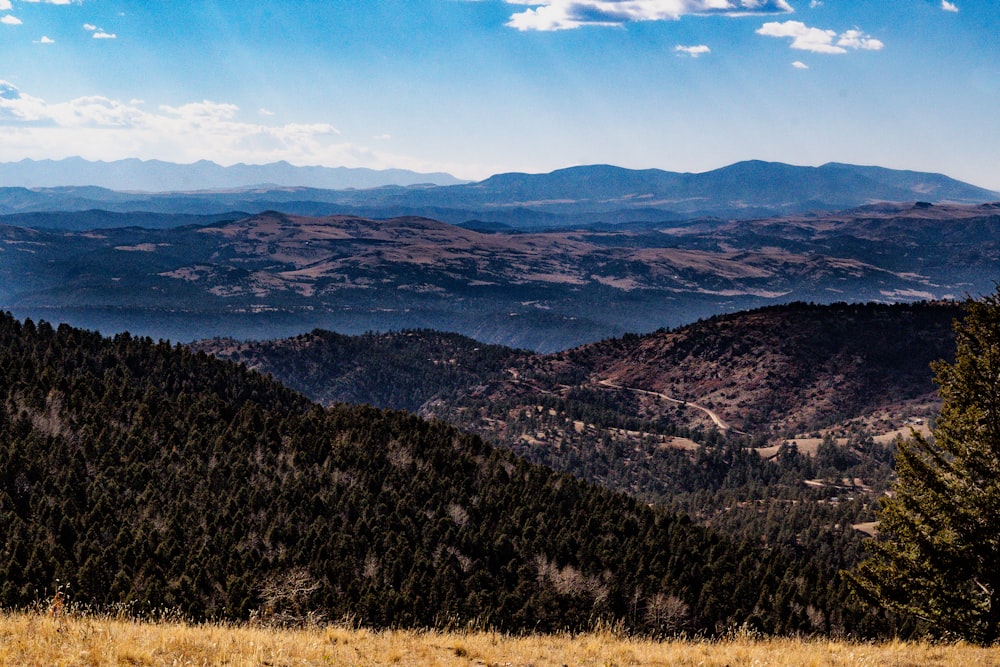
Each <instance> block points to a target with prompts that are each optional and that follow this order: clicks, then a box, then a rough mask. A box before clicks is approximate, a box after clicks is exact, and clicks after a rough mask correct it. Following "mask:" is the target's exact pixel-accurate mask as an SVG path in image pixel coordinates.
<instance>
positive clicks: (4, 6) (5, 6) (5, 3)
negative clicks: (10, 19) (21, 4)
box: [0, 0, 13, 12]
mask: <svg viewBox="0 0 1000 667" xmlns="http://www.w3.org/2000/svg"><path fill="white" fill-rule="evenodd" d="M11 9H13V8H12V7H11V6H10V0H0V12H9V11H10V10H11Z"/></svg>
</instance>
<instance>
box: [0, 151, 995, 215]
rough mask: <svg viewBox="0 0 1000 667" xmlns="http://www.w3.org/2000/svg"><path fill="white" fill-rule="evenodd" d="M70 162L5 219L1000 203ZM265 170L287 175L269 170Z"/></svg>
mask: <svg viewBox="0 0 1000 667" xmlns="http://www.w3.org/2000/svg"><path fill="white" fill-rule="evenodd" d="M66 162H67V161H62V162H60V163H48V164H45V163H43V162H38V163H30V162H21V163H14V164H6V165H0V186H8V187H0V214H12V213H29V212H42V211H80V210H88V209H104V210H110V211H116V212H129V211H145V212H151V213H171V214H198V215H205V214H218V213H225V212H228V211H234V210H236V211H246V212H248V213H260V212H262V211H265V210H280V211H282V212H284V213H290V214H296V215H305V216H314V217H321V216H327V215H338V214H348V215H355V216H361V217H368V218H391V217H401V216H421V217H427V218H433V219H435V220H441V221H442V222H447V223H450V224H463V223H467V222H469V221H478V223H479V224H480V225H482V224H487V225H493V226H496V225H506V226H509V227H511V228H514V229H538V228H559V227H571V226H580V225H589V224H594V223H612V224H621V223H626V222H643V221H645V222H662V221H667V220H689V219H694V218H699V217H719V218H724V219H744V220H745V219H752V218H761V217H771V216H775V215H793V214H804V213H810V212H817V211H825V212H829V211H838V210H843V209H849V208H856V207H859V206H865V205H870V204H873V203H878V202H915V201H926V202H930V203H960V204H982V203H986V202H990V201H996V200H1000V193H998V192H993V191H990V190H986V189H983V188H979V187H976V186H973V185H969V184H967V183H962V182H960V181H957V180H955V179H952V178H949V177H947V176H944V175H941V174H931V173H922V172H914V171H900V170H893V169H885V168H882V167H862V166H854V165H847V164H837V163H830V164H825V165H823V166H820V167H799V166H793V165H788V164H782V163H777V162H763V161H759V160H755V161H747V162H738V163H736V164H733V165H729V166H727V167H723V168H721V169H715V170H712V171H707V172H704V173H698V174H694V173H675V172H668V171H662V170H659V169H645V170H634V169H625V168H622V167H615V166H610V165H590V166H578V167H570V168H567V169H559V170H556V171H553V172H551V173H548V174H522V173H506V174H497V175H495V176H491V177H490V178H487V179H485V180H483V181H480V182H477V183H459V182H457V179H454V178H451V177H449V178H451V181H450V183H451V184H447V183H442V182H441V181H443V180H445V179H444V178H443V177H442V178H441V179H439V181H437V182H436V183H437V184H435V182H434V181H433V179H432V178H431V177H432V176H434V177H435V178H436V177H437V176H438V175H426V174H420V175H414V174H413V173H412V172H405V173H401V174H398V175H397V174H396V173H395V172H370V173H368V174H365V173H364V172H363V170H361V171H359V170H345V171H343V172H336V170H327V171H323V172H319V171H315V172H314V171H309V170H310V169H316V170H319V169H321V168H294V167H291V166H290V165H287V164H284V165H283V164H282V163H277V164H276V165H265V166H263V167H253V166H250V165H235V166H233V167H230V168H228V169H229V171H228V172H226V174H227V176H226V178H225V179H221V177H217V176H216V175H215V174H216V172H217V171H218V170H220V169H222V168H221V167H218V165H213V164H212V163H195V164H194V165H170V164H168V163H156V162H140V161H138V160H136V161H123V162H120V163H107V165H106V167H107V169H108V170H109V171H108V174H109V175H108V177H107V178H106V179H105V180H103V181H102V183H104V184H108V183H113V184H114V185H113V186H110V187H112V189H108V187H105V188H104V189H101V188H98V187H93V186H94V185H95V183H91V184H90V186H81V185H72V186H71V185H70V184H69V183H68V181H66V179H65V178H64V179H63V180H62V183H63V185H62V186H60V187H48V186H45V187H42V186H41V185H40V184H41V183H52V182H60V181H59V179H58V178H55V176H52V175H51V174H50V175H48V176H45V177H44V178H43V176H42V175H38V176H32V174H34V173H36V172H37V173H38V174H43V172H44V171H45V168H51V169H54V168H55V167H56V166H58V165H61V164H63V163H66ZM91 164H100V163H91ZM265 167H268V168H273V169H276V170H277V171H275V172H268V173H265V172H264V171H260V170H263V169H264V168H265ZM142 170H147V171H151V172H156V173H158V174H160V175H159V176H157V177H156V179H157V180H155V183H158V184H160V185H158V186H157V187H152V186H151V185H150V182H149V180H145V181H142V183H145V187H146V188H147V189H155V190H159V192H132V193H129V192H123V191H122V190H128V189H140V187H139V181H138V180H137V179H138V176H137V175H136V174H137V173H138V171H142ZM255 170H258V171H255ZM113 172H114V173H118V176H114V175H113ZM133 172H135V173H133ZM334 172H336V173H341V174H342V173H348V172H349V174H350V175H351V178H353V179H354V180H352V181H351V182H350V184H345V181H343V180H341V181H339V182H340V183H341V185H337V186H331V185H329V184H326V185H322V184H321V183H320V182H321V181H322V179H321V178H320V177H319V175H318V174H332V173H334ZM375 175H377V177H378V178H377V179H376V177H375ZM116 178H117V180H115V179H116ZM323 178H327V176H325V175H324V176H323ZM345 178H346V177H345ZM379 179H380V180H379ZM29 182H33V183H34V185H33V189H29V188H27V187H24V185H23V184H25V183H29ZM322 182H323V183H329V181H322ZM389 182H392V184H391V185H390V184H389ZM268 183H279V184H281V183H283V185H268ZM19 184H20V186H19V187H12V186H18V185H19ZM170 184H172V186H171V187H172V188H173V189H174V190H183V192H181V191H175V192H169V193H168V192H164V190H169V189H171V187H168V185H170ZM98 185H100V184H99V183H98ZM347 188H353V189H347Z"/></svg>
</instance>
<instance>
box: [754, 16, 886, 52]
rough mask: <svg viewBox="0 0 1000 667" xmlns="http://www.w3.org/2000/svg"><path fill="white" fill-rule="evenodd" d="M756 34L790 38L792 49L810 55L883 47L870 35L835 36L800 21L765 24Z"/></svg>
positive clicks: (859, 33)
mask: <svg viewBox="0 0 1000 667" xmlns="http://www.w3.org/2000/svg"><path fill="white" fill-rule="evenodd" d="M757 34H758V35H764V36H766V37H788V38H791V40H792V44H791V47H792V48H793V49H798V50H800V51H811V52H812V53H847V50H848V49H852V50H858V49H863V50H867V51H878V50H879V49H881V48H883V47H884V46H885V45H884V44H883V43H882V42H880V41H879V40H877V39H875V38H874V37H872V36H871V35H867V34H865V33H863V32H861V31H860V30H857V29H854V30H848V31H846V32H843V33H840V34H837V31H836V30H823V29H821V28H810V27H809V26H807V25H806V24H805V23H802V22H801V21H784V22H782V23H779V22H771V23H765V24H764V25H763V26H761V27H760V28H759V29H758V30H757Z"/></svg>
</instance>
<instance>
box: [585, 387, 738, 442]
mask: <svg viewBox="0 0 1000 667" xmlns="http://www.w3.org/2000/svg"><path fill="white" fill-rule="evenodd" d="M597 384H599V385H602V386H605V387H610V388H611V389H625V390H626V391H634V392H635V393H637V394H647V395H649V396H656V397H658V398H662V399H663V400H665V401H668V402H670V403H676V404H678V405H684V406H687V407H689V408H694V409H695V410H701V411H702V412H704V413H705V414H706V415H708V417H709V419H711V420H712V422H713V423H714V424H715V425H716V426H717V427H718V428H719V430H720V431H729V430H732V431H733V432H734V433H742V431H737V430H736V429H733V427H732V426H730V425H729V424H728V423H726V421H725V420H724V419H722V417H720V416H719V415H718V414H716V413H715V411H713V410H711V409H710V408H706V407H705V406H704V405H698V404H697V403H692V402H691V401H684V400H681V399H679V398H674V397H673V396H667V395H666V394H661V393H660V392H658V391H649V390H648V389H637V388H636V387H626V386H624V385H620V384H615V383H613V382H611V381H610V380H598V381H597Z"/></svg>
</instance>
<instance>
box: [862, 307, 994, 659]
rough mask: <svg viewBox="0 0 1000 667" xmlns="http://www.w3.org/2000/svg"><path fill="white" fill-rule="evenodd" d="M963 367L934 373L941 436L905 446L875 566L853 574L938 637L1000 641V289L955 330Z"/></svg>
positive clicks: (870, 595)
mask: <svg viewBox="0 0 1000 667" xmlns="http://www.w3.org/2000/svg"><path fill="white" fill-rule="evenodd" d="M955 332H956V334H957V340H956V343H957V350H956V358H955V363H954V364H947V363H944V362H938V363H936V364H934V365H933V368H934V371H935V381H936V382H937V383H938V385H939V387H940V393H941V398H942V401H943V405H942V408H941V414H940V416H939V417H938V419H937V424H936V427H935V428H934V430H933V438H932V439H928V438H924V437H921V436H919V435H914V436H913V437H912V438H911V439H909V440H907V441H906V442H903V443H902V444H901V445H900V448H899V453H898V455H897V459H896V472H897V475H898V478H897V482H896V484H895V487H894V492H893V494H892V495H891V497H889V498H886V499H885V500H884V501H883V503H882V505H881V508H880V510H879V514H878V519H879V535H878V537H877V538H876V539H875V540H873V541H872V542H871V544H870V546H871V550H872V555H871V558H869V559H868V560H866V561H865V562H863V563H862V564H861V565H860V566H859V568H858V570H857V572H856V573H855V574H854V575H853V576H852V580H853V583H854V585H855V589H856V590H857V592H859V593H860V594H861V595H862V596H863V597H865V598H866V599H868V600H869V601H871V602H873V603H876V604H880V605H882V606H884V607H886V608H887V609H889V610H892V611H894V612H897V613H902V614H904V615H907V616H911V617H916V618H917V619H920V620H922V621H923V622H924V623H926V626H927V631H928V632H930V633H932V634H938V635H945V636H957V637H962V638H965V639H968V640H971V641H977V642H981V643H985V644H991V643H994V642H996V641H997V640H998V639H1000V634H998V633H1000V288H998V290H997V292H996V293H994V294H991V295H989V296H986V297H984V298H983V299H981V300H978V301H970V302H969V303H968V304H967V309H966V315H965V317H964V319H962V320H960V321H957V322H956V323H955Z"/></svg>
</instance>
